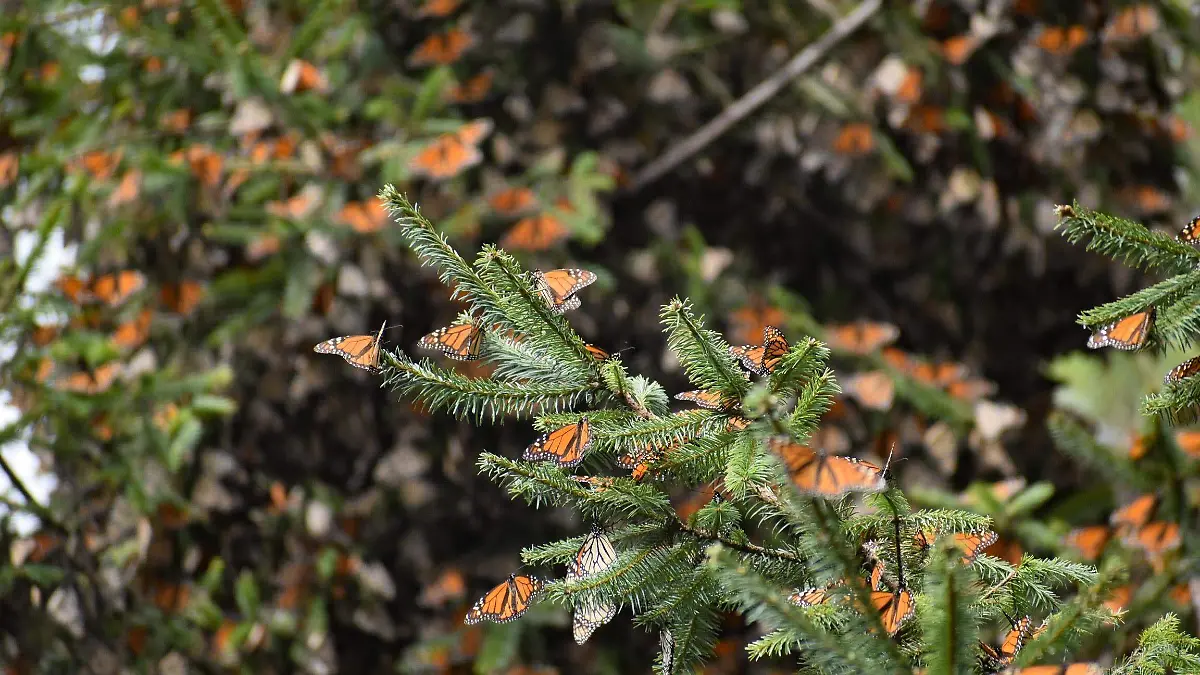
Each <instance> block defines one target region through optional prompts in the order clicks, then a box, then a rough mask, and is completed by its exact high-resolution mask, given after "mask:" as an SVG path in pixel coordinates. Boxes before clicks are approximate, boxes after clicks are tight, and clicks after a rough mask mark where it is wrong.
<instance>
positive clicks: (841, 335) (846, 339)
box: [825, 321, 900, 355]
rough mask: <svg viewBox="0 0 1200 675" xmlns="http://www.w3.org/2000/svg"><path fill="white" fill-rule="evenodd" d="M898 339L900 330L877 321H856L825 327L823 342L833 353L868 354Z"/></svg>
mask: <svg viewBox="0 0 1200 675" xmlns="http://www.w3.org/2000/svg"><path fill="white" fill-rule="evenodd" d="M898 337H900V329H899V328H896V327H895V326H894V325H892V324H890V323H883V322H879V321H856V322H854V323H846V324H841V325H836V326H826V327H825V342H826V344H828V345H829V348H830V349H833V350H835V351H842V352H850V353H851V354H860V355H862V354H870V353H872V352H874V351H876V350H878V349H881V348H883V347H886V346H888V345H890V344H892V343H893V342H895V341H896V338H898Z"/></svg>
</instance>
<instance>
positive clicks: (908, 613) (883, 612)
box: [871, 585, 917, 635]
mask: <svg viewBox="0 0 1200 675" xmlns="http://www.w3.org/2000/svg"><path fill="white" fill-rule="evenodd" d="M871 605H872V606H873V607H874V608H875V611H877V612H879V620H880V622H881V623H882V624H883V629H884V630H886V631H887V632H888V635H895V634H896V632H897V631H899V630H900V628H901V627H902V626H903V625H904V622H905V621H908V619H909V618H910V617H912V615H913V614H914V613H916V611H917V605H916V602H914V600H913V595H912V593H911V592H910V591H909V590H908V589H907V588H905V587H904V586H903V585H900V586H896V588H895V589H893V590H890V591H888V590H874V591H871Z"/></svg>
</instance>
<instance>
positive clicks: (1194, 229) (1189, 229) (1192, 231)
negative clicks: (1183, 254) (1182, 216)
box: [1175, 216, 1200, 246]
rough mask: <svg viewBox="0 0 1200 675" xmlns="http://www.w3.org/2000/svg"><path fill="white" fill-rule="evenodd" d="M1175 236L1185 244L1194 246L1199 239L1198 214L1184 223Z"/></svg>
mask: <svg viewBox="0 0 1200 675" xmlns="http://www.w3.org/2000/svg"><path fill="white" fill-rule="evenodd" d="M1175 238H1176V239H1178V240H1179V241H1182V242H1183V243H1185V244H1191V245H1192V246H1195V245H1196V242H1198V241H1200V216H1196V217H1195V218H1192V220H1191V222H1189V223H1188V224H1187V225H1184V226H1183V229H1182V230H1180V231H1179V234H1177V235H1175Z"/></svg>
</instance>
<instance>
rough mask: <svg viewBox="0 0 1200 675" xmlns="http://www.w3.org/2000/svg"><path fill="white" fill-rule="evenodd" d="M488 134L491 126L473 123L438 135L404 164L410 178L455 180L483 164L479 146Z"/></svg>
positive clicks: (484, 121)
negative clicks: (411, 176)
mask: <svg viewBox="0 0 1200 675" xmlns="http://www.w3.org/2000/svg"><path fill="white" fill-rule="evenodd" d="M491 132H492V122H491V120H487V119H480V120H475V121H474V122H469V123H467V124H464V125H463V126H462V127H460V128H459V129H458V130H457V131H455V132H453V133H449V134H442V135H441V136H438V137H437V138H435V139H433V141H431V142H430V143H429V144H428V145H426V146H425V147H424V148H422V149H421V151H420V152H418V153H417V154H416V156H414V157H413V158H412V159H411V160H410V161H409V163H408V169H409V171H411V172H412V174H413V175H414V176H428V177H429V178H432V179H434V180H442V179H445V178H451V177H453V176H457V175H458V174H459V173H461V172H462V171H464V170H465V169H469V168H470V167H472V166H475V165H476V164H478V163H479V162H481V161H482V160H483V153H482V152H481V151H480V150H479V143H480V142H481V141H482V140H483V139H484V138H487V136H488V134H490V133H491Z"/></svg>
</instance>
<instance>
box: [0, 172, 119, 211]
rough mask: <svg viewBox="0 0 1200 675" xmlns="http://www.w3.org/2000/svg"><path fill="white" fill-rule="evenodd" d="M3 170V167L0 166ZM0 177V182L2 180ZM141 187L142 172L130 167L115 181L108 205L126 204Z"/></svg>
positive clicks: (113, 206)
mask: <svg viewBox="0 0 1200 675" xmlns="http://www.w3.org/2000/svg"><path fill="white" fill-rule="evenodd" d="M0 171H3V167H0ZM2 180H3V179H2V178H0V182H2ZM141 187H142V172H141V171H139V170H137V169H130V170H129V171H126V172H125V175H124V176H121V182H120V183H117V187H115V188H113V191H112V194H110V195H108V205H109V207H111V208H116V207H118V206H121V205H122V204H128V203H129V202H132V201H133V200H135V199H137V196H138V193H139V192H140V191H141Z"/></svg>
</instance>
